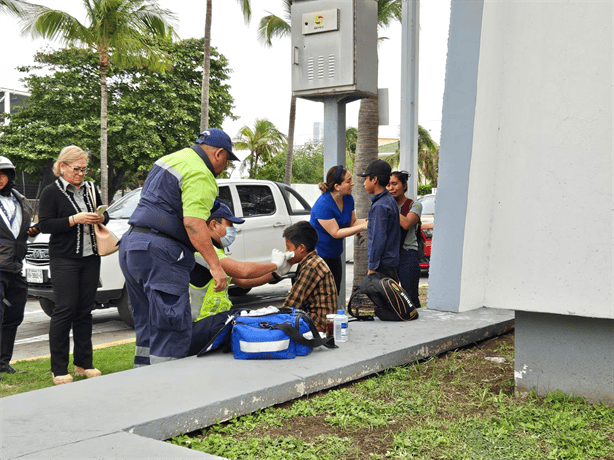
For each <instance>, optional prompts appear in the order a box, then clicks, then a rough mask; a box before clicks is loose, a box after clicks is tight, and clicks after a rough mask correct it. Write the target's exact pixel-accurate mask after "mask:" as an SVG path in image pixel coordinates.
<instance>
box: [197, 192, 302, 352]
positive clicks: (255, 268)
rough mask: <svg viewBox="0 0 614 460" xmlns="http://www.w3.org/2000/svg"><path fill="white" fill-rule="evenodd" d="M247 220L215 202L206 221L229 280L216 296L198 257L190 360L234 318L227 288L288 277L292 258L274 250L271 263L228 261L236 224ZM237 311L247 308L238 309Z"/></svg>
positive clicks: (206, 271) (252, 285)
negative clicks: (228, 252) (229, 318)
mask: <svg viewBox="0 0 614 460" xmlns="http://www.w3.org/2000/svg"><path fill="white" fill-rule="evenodd" d="M243 222H245V220H244V219H241V218H239V217H236V216H235V215H234V214H233V213H232V211H231V210H230V208H228V206H226V205H225V204H224V203H222V202H216V203H215V204H214V206H213V209H212V211H211V215H210V216H209V219H208V220H207V228H208V230H209V233H210V235H211V242H212V243H213V247H214V249H215V252H216V254H217V256H218V257H219V259H220V266H221V267H222V268H223V269H224V272H225V273H226V275H227V277H228V283H227V286H226V289H225V290H223V291H219V292H216V291H215V290H214V289H213V287H214V282H215V281H214V280H213V278H212V277H211V274H210V273H209V270H208V268H207V266H206V265H207V264H206V262H205V261H204V259H203V258H202V257H200V255H199V254H196V261H197V263H196V265H195V267H194V270H192V273H191V274H190V304H191V305H192V319H193V323H192V342H191V345H190V351H189V352H188V356H191V355H195V354H197V353H198V352H199V351H200V350H201V349H202V348H204V346H205V345H206V344H207V343H208V342H209V340H210V339H211V338H212V337H213V335H214V334H215V332H216V331H217V330H219V328H220V327H221V326H222V325H223V324H224V323H225V321H226V318H227V317H228V316H229V315H231V314H233V313H234V312H235V311H234V310H232V302H231V300H230V299H229V297H228V286H229V285H230V284H231V283H232V284H234V285H235V286H237V287H240V288H244V289H247V288H252V287H256V286H261V285H263V284H266V283H274V282H277V281H278V280H280V279H281V277H282V276H283V275H285V274H286V273H288V271H289V270H290V267H291V266H292V264H293V263H294V262H292V263H290V262H289V260H288V259H289V258H290V256H292V254H288V253H285V254H284V253H283V252H281V251H279V250H277V249H274V250H273V254H272V256H271V262H270V263H259V262H240V261H238V260H234V259H231V258H230V257H227V256H226V254H225V252H224V248H225V247H228V246H230V245H231V244H232V243H233V241H234V240H235V238H236V235H237V230H236V229H235V228H234V225H233V224H242V223H243ZM237 310H238V311H241V310H245V308H242V309H237Z"/></svg>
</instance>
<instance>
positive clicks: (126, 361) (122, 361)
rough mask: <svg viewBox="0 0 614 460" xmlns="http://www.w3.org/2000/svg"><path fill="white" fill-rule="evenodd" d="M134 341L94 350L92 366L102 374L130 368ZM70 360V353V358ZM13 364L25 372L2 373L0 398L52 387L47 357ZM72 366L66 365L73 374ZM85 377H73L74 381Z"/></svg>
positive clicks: (132, 361) (132, 362) (132, 363)
mask: <svg viewBox="0 0 614 460" xmlns="http://www.w3.org/2000/svg"><path fill="white" fill-rule="evenodd" d="M134 348H135V344H134V343H128V344H124V345H116V346H113V347H108V348H100V349H95V350H94V366H95V367H96V368H98V369H100V371H101V372H102V374H103V375H107V374H112V373H114V372H119V371H125V370H127V369H132V368H133V366H134ZM70 362H72V354H71V358H70ZM13 366H14V367H16V368H17V369H19V370H20V371H21V370H23V371H27V372H26V373H25V374H2V376H3V379H2V380H0V398H3V397H5V396H11V395H15V394H18V393H26V392H28V391H32V390H39V389H41V388H47V387H52V386H53V382H52V380H51V362H50V360H49V358H41V359H32V360H22V361H18V362H16V363H13ZM73 371H74V366H73V365H72V364H70V365H69V366H68V372H69V373H70V374H73ZM84 378H85V377H74V379H75V381H78V380H82V379H84Z"/></svg>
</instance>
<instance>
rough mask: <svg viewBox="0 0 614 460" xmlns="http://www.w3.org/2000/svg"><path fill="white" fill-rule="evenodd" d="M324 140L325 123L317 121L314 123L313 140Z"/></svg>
mask: <svg viewBox="0 0 614 460" xmlns="http://www.w3.org/2000/svg"><path fill="white" fill-rule="evenodd" d="M323 139H324V123H322V122H320V121H315V122H314V123H313V140H314V141H315V142H319V141H321V140H323Z"/></svg>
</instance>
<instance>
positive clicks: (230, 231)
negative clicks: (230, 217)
mask: <svg viewBox="0 0 614 460" xmlns="http://www.w3.org/2000/svg"><path fill="white" fill-rule="evenodd" d="M215 233H216V234H217V236H220V234H219V233H217V232H215ZM236 237H237V229H236V228H234V227H226V235H224V236H220V243H221V244H222V246H223V247H225V248H227V247H228V246H230V245H231V244H232V243H233V242H234V240H235V238H236Z"/></svg>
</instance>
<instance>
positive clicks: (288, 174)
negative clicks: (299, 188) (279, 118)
mask: <svg viewBox="0 0 614 460" xmlns="http://www.w3.org/2000/svg"><path fill="white" fill-rule="evenodd" d="M295 122H296V96H294V95H293V96H292V98H291V99H290V119H289V122H288V150H287V153H286V174H285V176H284V182H285V183H286V184H288V185H290V183H291V182H292V157H293V156H294V125H295Z"/></svg>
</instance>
